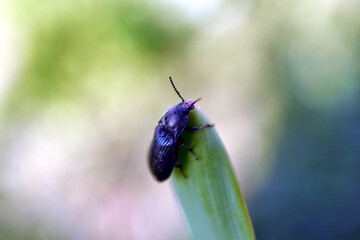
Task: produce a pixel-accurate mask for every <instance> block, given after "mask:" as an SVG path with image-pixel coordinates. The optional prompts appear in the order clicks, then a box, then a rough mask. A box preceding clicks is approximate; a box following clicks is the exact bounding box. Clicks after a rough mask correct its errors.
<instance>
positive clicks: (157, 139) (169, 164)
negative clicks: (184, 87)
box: [149, 77, 213, 181]
mask: <svg viewBox="0 0 360 240" xmlns="http://www.w3.org/2000/svg"><path fill="white" fill-rule="evenodd" d="M170 81H171V84H172V86H173V88H174V90H175V91H176V93H177V94H178V95H179V97H180V98H181V100H182V102H181V103H179V104H177V105H174V106H172V107H170V108H169V109H168V110H167V111H166V112H165V114H164V115H163V116H162V117H161V119H160V120H159V122H158V125H157V126H156V128H155V133H154V137H153V140H152V142H151V146H150V152H149V165H150V170H151V173H152V174H153V175H154V177H155V178H156V179H157V180H158V181H164V180H166V179H167V178H169V176H170V174H171V172H172V169H173V167H175V166H179V165H177V158H176V155H177V148H178V143H179V142H180V143H181V145H182V146H183V147H184V148H186V149H187V150H189V151H190V152H191V153H192V155H193V156H194V158H195V159H197V157H196V156H195V154H194V153H193V152H192V149H191V148H189V147H187V146H186V145H185V143H184V141H183V140H182V139H180V138H179V136H180V134H181V133H182V132H183V131H184V129H185V127H186V123H187V120H188V114H189V113H190V111H191V110H192V109H194V104H195V103H196V102H197V101H199V100H200V98H199V99H197V100H196V101H193V100H187V101H186V102H185V101H184V99H183V98H182V97H181V95H180V93H179V92H178V91H177V89H176V88H175V86H174V84H173V82H172V79H171V77H170ZM210 126H213V125H210V124H206V125H203V126H201V127H190V128H189V130H198V129H202V128H204V127H210Z"/></svg>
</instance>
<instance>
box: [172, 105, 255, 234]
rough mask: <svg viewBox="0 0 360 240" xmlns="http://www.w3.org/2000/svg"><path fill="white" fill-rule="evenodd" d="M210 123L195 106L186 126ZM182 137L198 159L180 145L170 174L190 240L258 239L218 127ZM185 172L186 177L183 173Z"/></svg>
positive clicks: (191, 132)
mask: <svg viewBox="0 0 360 240" xmlns="http://www.w3.org/2000/svg"><path fill="white" fill-rule="evenodd" d="M207 123H211V122H210V121H209V120H208V119H207V118H206V116H205V115H204V114H203V113H202V112H201V111H200V110H199V109H194V110H193V111H192V112H191V113H190V115H189V120H188V124H187V126H201V125H203V124H207ZM181 137H182V138H183V139H184V141H185V143H186V145H187V146H189V147H191V148H192V149H193V152H194V153H195V155H196V156H197V157H198V158H199V160H195V159H194V157H193V156H192V155H191V153H190V152H189V151H187V150H186V149H184V148H182V147H179V151H178V162H179V164H181V165H182V171H183V172H181V170H180V169H175V170H174V173H173V175H172V177H171V179H172V183H173V185H174V188H175V192H176V195H177V197H178V200H179V202H180V205H181V209H182V213H183V216H184V218H185V222H186V226H187V229H188V232H189V235H190V238H191V239H200V240H202V239H207V240H209V239H255V235H254V231H253V228H252V224H251V220H250V217H249V214H248V211H247V208H246V205H245V202H244V199H243V197H242V195H241V192H240V188H239V185H238V183H237V180H236V177H235V174H234V171H233V169H232V167H231V164H230V161H229V157H228V155H227V153H226V150H225V148H224V146H223V144H222V142H221V140H220V138H219V136H218V134H217V132H216V128H215V127H210V128H204V129H201V130H197V131H187V130H185V131H184V132H183V133H182V134H181ZM184 175H185V176H184Z"/></svg>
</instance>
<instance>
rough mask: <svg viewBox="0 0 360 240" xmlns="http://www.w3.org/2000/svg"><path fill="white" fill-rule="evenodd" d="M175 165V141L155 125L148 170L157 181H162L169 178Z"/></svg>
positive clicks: (159, 126)
mask: <svg viewBox="0 0 360 240" xmlns="http://www.w3.org/2000/svg"><path fill="white" fill-rule="evenodd" d="M175 164H176V141H175V139H174V137H173V136H172V135H171V134H170V133H169V132H168V131H167V130H166V129H165V128H164V127H163V126H162V125H157V126H156V128H155V133H154V138H153V141H152V143H151V146H150V153H149V165H150V170H151V172H152V174H153V175H154V176H155V177H156V179H157V180H159V181H163V180H165V179H167V178H169V176H170V174H171V172H172V169H173V167H174V165H175Z"/></svg>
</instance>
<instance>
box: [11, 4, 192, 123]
mask: <svg viewBox="0 0 360 240" xmlns="http://www.w3.org/2000/svg"><path fill="white" fill-rule="evenodd" d="M34 5H36V6H37V7H32V6H34ZM12 6H13V8H14V12H15V13H16V14H15V15H16V19H17V21H18V22H20V23H21V25H20V26H21V28H22V30H23V32H22V37H23V40H22V45H24V46H25V47H27V48H28V49H29V51H27V52H26V53H25V55H26V56H25V61H24V66H23V68H22V71H21V72H20V73H19V74H18V77H17V81H16V84H15V85H14V86H13V87H12V89H11V91H10V92H9V93H8V95H9V96H8V98H7V102H8V103H7V106H6V109H5V111H6V112H7V113H8V114H10V113H11V114H17V113H29V114H32V113H33V112H34V110H36V109H39V108H43V107H45V106H47V104H49V102H52V101H53V100H56V99H58V100H61V101H64V100H67V101H74V100H75V101H76V99H77V98H84V97H85V98H86V97H92V96H94V95H97V94H99V93H98V88H111V86H114V85H115V86H116V84H117V83H116V82H121V81H124V80H123V79H115V76H112V75H111V74H114V70H115V69H116V71H117V72H119V71H124V72H127V71H130V72H132V71H140V72H141V71H144V72H147V71H151V68H159V67H161V65H162V64H163V63H164V61H166V60H167V57H170V56H171V55H177V54H179V52H180V51H182V49H184V47H185V46H186V43H187V41H188V40H189V37H190V33H191V31H190V28H188V27H185V26H184V25H181V23H180V22H177V21H176V19H175V20H174V19H172V20H171V24H169V23H167V22H165V19H164V17H165V16H163V17H162V16H161V15H159V14H158V10H157V9H155V8H154V6H152V5H150V4H149V3H146V2H128V1H111V0H108V1H95V0H92V1H75V2H73V1H27V2H24V1H17V2H16V3H12ZM166 16H167V15H166ZM167 21H168V20H167ZM175 26H177V27H175ZM94 75H95V76H94ZM131 80H133V79H129V80H126V81H127V82H131ZM139 81H140V82H141V79H139ZM114 82H115V83H114ZM89 85H90V86H93V88H90V87H89ZM117 90H118V91H120V92H118V93H119V94H121V93H122V92H121V91H122V90H127V89H125V88H117ZM19 96H21V97H19ZM8 117H9V116H8Z"/></svg>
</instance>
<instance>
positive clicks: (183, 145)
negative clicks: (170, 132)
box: [179, 138, 199, 160]
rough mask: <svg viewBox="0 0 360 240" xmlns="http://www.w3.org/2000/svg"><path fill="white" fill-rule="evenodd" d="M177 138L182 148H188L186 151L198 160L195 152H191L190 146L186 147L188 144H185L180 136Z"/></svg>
mask: <svg viewBox="0 0 360 240" xmlns="http://www.w3.org/2000/svg"><path fill="white" fill-rule="evenodd" d="M179 140H180V141H181V146H182V147H183V148H185V149H186V150H188V151H189V152H190V153H191V154H192V155H193V157H194V158H195V159H196V160H199V158H198V157H197V156H196V155H195V153H194V152H193V150H192V149H191V148H190V147H188V146H186V145H185V142H184V140H183V139H182V138H179Z"/></svg>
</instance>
